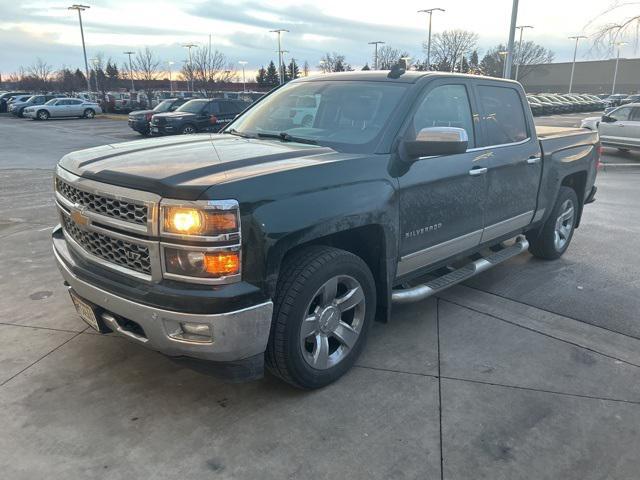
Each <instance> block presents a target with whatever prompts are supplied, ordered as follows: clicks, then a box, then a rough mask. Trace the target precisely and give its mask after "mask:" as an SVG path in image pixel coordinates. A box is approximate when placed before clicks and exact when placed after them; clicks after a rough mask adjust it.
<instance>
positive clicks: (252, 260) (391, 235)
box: [53, 66, 599, 389]
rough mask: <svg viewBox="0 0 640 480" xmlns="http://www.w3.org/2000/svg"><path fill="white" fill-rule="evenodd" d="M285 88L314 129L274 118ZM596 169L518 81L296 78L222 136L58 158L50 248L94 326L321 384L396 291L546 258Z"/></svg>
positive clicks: (226, 366)
mask: <svg viewBox="0 0 640 480" xmlns="http://www.w3.org/2000/svg"><path fill="white" fill-rule="evenodd" d="M293 97H296V98H303V97H309V98H314V99H315V108H316V110H315V111H314V112H312V121H311V122H310V123H309V122H308V121H305V120H304V117H303V116H299V115H296V114H295V112H293V114H292V115H286V116H285V115H282V106H283V105H290V106H291V108H296V105H297V102H291V98H293ZM190 103H191V102H190ZM309 108H311V106H309ZM163 115H164V114H163ZM169 115H171V114H169ZM598 162H599V140H598V135H597V133H596V132H591V131H588V130H585V129H570V130H563V129H553V128H552V129H549V128H547V129H542V130H540V131H539V132H536V128H535V126H534V123H533V117H532V115H531V111H530V109H529V107H528V105H527V99H526V96H525V93H524V91H523V89H522V87H521V86H520V84H518V83H517V82H514V81H510V80H499V79H493V78H484V77H479V76H470V75H461V74H450V73H440V72H405V71H404V70H402V69H401V68H400V67H399V66H396V67H394V68H393V69H392V70H391V71H390V72H381V71H373V72H348V73H336V74H326V75H318V76H311V77H305V78H302V79H297V80H294V81H291V82H289V83H287V84H286V85H284V86H282V87H280V88H278V89H276V90H274V91H272V92H271V93H270V94H268V95H267V96H265V97H264V98H262V99H261V100H259V101H258V102H256V103H255V104H254V105H253V106H252V107H251V108H249V109H248V110H246V111H245V112H244V113H242V114H241V115H240V116H239V117H237V118H235V119H234V120H233V121H232V122H231V123H230V124H229V125H228V126H227V127H226V128H225V129H224V130H223V131H222V132H221V133H219V134H201V135H191V136H184V137H167V138H157V139H152V140H150V141H148V142H145V143H144V144H142V145H141V144H140V143H139V142H130V143H120V144H114V145H108V146H105V147H98V148H92V149H89V150H84V151H78V152H73V153H70V154H68V155H66V156H65V157H63V158H62V159H61V160H60V162H59V164H58V166H57V169H56V172H55V198H56V204H57V209H58V213H59V215H60V221H61V224H60V226H58V227H57V228H56V229H55V230H54V232H53V250H54V254H55V258H56V261H57V265H58V267H59V269H60V271H61V273H62V276H63V278H64V280H65V282H66V284H67V285H68V286H69V292H70V294H71V298H72V300H73V303H74V304H75V307H76V310H77V312H78V313H79V315H80V316H81V317H82V318H83V319H84V320H85V321H86V322H87V323H88V324H89V325H91V326H92V327H93V328H94V329H95V330H97V331H99V332H102V333H113V334H116V335H121V336H124V337H126V338H128V339H129V340H131V341H132V342H135V343H137V344H139V345H140V346H144V347H148V348H151V349H155V350H157V351H159V352H162V353H164V354H166V355H169V356H173V357H189V358H192V359H198V360H200V361H207V362H209V364H210V365H211V366H217V367H221V368H222V369H223V370H224V371H225V372H226V373H227V374H228V375H231V376H234V377H235V378H244V379H248V378H256V377H260V376H261V375H262V374H263V368H264V366H265V364H266V366H267V368H268V369H269V370H270V371H271V372H272V373H273V374H274V375H276V376H278V377H280V378H281V379H283V380H284V381H286V382H289V383H290V384H292V385H294V386H297V387H300V388H306V389H311V388H319V387H322V386H324V385H327V384H329V383H331V382H333V381H335V380H336V379H338V378H339V377H340V376H341V375H343V374H344V373H345V372H346V371H347V370H348V369H349V368H350V367H351V366H352V365H353V363H354V362H355V361H356V359H357V357H358V355H359V354H360V352H361V351H362V350H363V348H365V343H366V339H367V334H368V332H369V328H370V327H371V324H372V322H373V321H374V320H379V321H383V322H384V321H388V320H390V319H391V315H390V314H391V310H392V305H393V304H394V303H404V302H415V301H419V300H422V299H424V298H427V297H429V296H430V295H433V294H436V293H438V292H439V291H441V290H442V289H443V288H447V287H449V286H451V285H454V284H456V283H458V282H460V281H463V280H465V279H468V278H470V277H472V276H473V275H477V274H479V273H480V272H482V271H484V270H486V269H488V268H491V267H492V266H494V265H496V264H499V263H501V262H504V261H505V260H507V259H509V258H512V257H514V256H516V255H519V254H521V253H523V252H525V251H527V250H528V251H529V252H530V253H531V254H532V255H534V256H536V257H539V258H542V259H547V260H555V259H558V258H559V257H561V256H562V255H563V254H564V253H565V252H566V250H567V248H568V247H569V244H570V242H571V239H572V237H573V235H574V230H575V228H576V227H578V226H579V225H580V219H581V217H582V215H583V209H584V207H585V205H586V204H588V203H590V202H592V201H593V200H594V197H595V193H596V187H595V186H594V184H595V179H596V172H597V164H598ZM513 268H523V269H525V268H526V263H525V264H520V266H518V265H514V266H513ZM426 274H429V276H427V277H425V275H426ZM391 321H392V319H391Z"/></svg>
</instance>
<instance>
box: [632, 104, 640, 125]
mask: <svg viewBox="0 0 640 480" xmlns="http://www.w3.org/2000/svg"><path fill="white" fill-rule="evenodd" d="M630 120H633V121H634V122H638V121H640V107H633V111H632V112H631V118H630Z"/></svg>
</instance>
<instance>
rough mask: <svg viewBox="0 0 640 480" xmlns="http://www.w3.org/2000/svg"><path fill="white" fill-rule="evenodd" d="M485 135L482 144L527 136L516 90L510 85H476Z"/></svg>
mask: <svg viewBox="0 0 640 480" xmlns="http://www.w3.org/2000/svg"><path fill="white" fill-rule="evenodd" d="M478 92H479V97H480V108H481V113H482V123H483V125H484V132H485V137H486V138H484V142H483V146H492V145H504V144H508V143H516V142H521V141H523V140H526V139H527V138H528V137H529V134H528V129H527V121H526V117H525V113H524V109H523V108H522V101H521V100H520V95H519V94H518V91H517V90H515V89H513V88H510V87H493V86H487V85H481V86H479V87H478Z"/></svg>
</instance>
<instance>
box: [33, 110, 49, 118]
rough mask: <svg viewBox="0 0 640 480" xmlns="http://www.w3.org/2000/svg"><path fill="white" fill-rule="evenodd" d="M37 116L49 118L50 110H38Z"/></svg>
mask: <svg viewBox="0 0 640 480" xmlns="http://www.w3.org/2000/svg"><path fill="white" fill-rule="evenodd" d="M36 118H37V119H38V120H49V112H47V111H46V110H38V113H36Z"/></svg>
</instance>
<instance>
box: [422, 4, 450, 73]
mask: <svg viewBox="0 0 640 480" xmlns="http://www.w3.org/2000/svg"><path fill="white" fill-rule="evenodd" d="M444 11H445V9H444V8H428V9H426V10H418V13H428V14H429V33H428V35H427V70H431V17H433V12H444Z"/></svg>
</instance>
